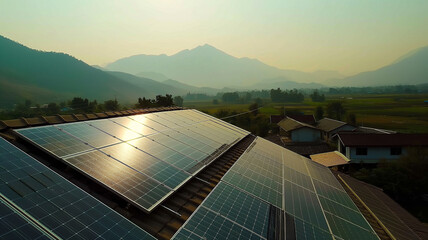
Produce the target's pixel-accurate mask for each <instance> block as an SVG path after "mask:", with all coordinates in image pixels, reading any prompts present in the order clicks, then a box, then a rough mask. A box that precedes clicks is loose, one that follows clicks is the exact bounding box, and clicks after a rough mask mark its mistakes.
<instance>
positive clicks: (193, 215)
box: [171, 183, 269, 239]
mask: <svg viewBox="0 0 428 240" xmlns="http://www.w3.org/2000/svg"><path fill="white" fill-rule="evenodd" d="M225 184H227V183H225ZM227 185H229V184H227ZM219 186H220V184H217V185H216V186H215V187H214V188H213V190H212V191H211V192H210V194H209V195H208V196H207V197H206V198H205V199H204V201H202V203H201V204H200V205H199V206H198V207H197V208H196V210H195V211H194V212H193V213H192V214H191V215H190V216H189V218H188V220H187V221H186V222H185V223H184V224H183V225H182V226H181V227H180V228H179V229H178V230H177V232H176V233H175V234H174V235H173V237H172V238H171V239H181V238H178V237H177V236H178V235H180V233H181V232H182V231H183V230H184V231H188V232H190V233H192V234H195V235H197V236H198V237H199V238H201V239H207V238H206V237H203V236H201V235H198V233H195V232H193V231H190V230H187V229H186V225H187V224H189V222H190V221H191V220H192V219H194V217H195V215H197V214H198V213H199V212H200V211H201V209H203V210H205V211H209V212H211V213H213V214H215V215H217V216H219V217H221V218H224V219H227V220H228V221H230V222H231V223H234V224H236V225H238V226H239V227H241V228H243V229H245V230H247V231H249V232H251V233H253V234H255V235H256V236H258V237H259V238H260V239H266V237H264V236H261V235H260V234H258V233H256V232H254V231H252V230H251V229H248V228H247V227H245V226H243V225H241V224H240V223H238V222H236V221H234V220H232V219H230V218H228V217H227V216H224V215H222V214H220V213H219V212H216V211H213V210H212V209H210V208H208V207H206V206H204V204H206V202H207V201H209V197H210V195H211V193H214V192H215V191H217V190H216V189H218V188H220V187H219ZM229 186H230V187H232V188H234V189H236V190H237V191H241V190H239V189H237V188H235V187H234V186H232V185H229ZM247 194H248V193H247ZM250 196H251V195H250ZM259 200H260V201H262V202H265V201H264V200H262V199H259ZM265 204H267V205H269V203H268V202H265ZM222 239H223V238H222Z"/></svg>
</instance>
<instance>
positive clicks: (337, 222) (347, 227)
mask: <svg viewBox="0 0 428 240" xmlns="http://www.w3.org/2000/svg"><path fill="white" fill-rule="evenodd" d="M326 216H327V218H328V219H329V222H330V223H331V225H332V228H333V229H334V231H333V232H334V236H338V237H339V238H343V239H379V237H378V236H377V235H376V234H375V232H374V231H373V232H372V231H368V230H367V229H364V228H362V227H360V226H358V225H356V224H349V223H350V222H349V221H346V220H345V219H343V218H341V217H339V216H336V215H334V214H331V213H329V212H326Z"/></svg>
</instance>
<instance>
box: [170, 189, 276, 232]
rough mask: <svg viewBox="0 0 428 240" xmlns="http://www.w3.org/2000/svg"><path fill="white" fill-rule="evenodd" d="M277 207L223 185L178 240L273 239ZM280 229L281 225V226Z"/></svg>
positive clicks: (189, 223)
mask: <svg viewBox="0 0 428 240" xmlns="http://www.w3.org/2000/svg"><path fill="white" fill-rule="evenodd" d="M275 209H276V210H277V211H279V212H280V215H281V211H280V210H279V209H277V208H275V207H274V206H272V205H270V204H268V203H267V202H264V201H262V200H260V199H258V198H255V197H253V196H251V195H249V194H247V193H245V192H242V191H240V190H238V189H236V188H234V187H232V186H230V185H228V184H225V183H222V182H220V183H219V184H218V185H217V186H216V187H215V188H214V189H213V191H212V192H211V193H210V195H209V196H208V197H207V198H206V199H205V200H204V202H203V203H202V204H201V205H200V207H199V208H198V209H197V210H196V211H195V212H194V213H193V215H192V216H191V217H190V219H189V220H188V221H187V222H186V223H185V224H184V225H183V226H182V228H181V229H180V230H179V231H178V232H177V233H176V235H175V236H174V237H173V238H175V239H183V238H186V239H187V238H190V239H270V238H269V235H271V234H272V233H275V231H280V232H283V228H279V229H274V228H273V227H274V224H275V218H276V217H277V216H276V214H275ZM278 226H280V225H278Z"/></svg>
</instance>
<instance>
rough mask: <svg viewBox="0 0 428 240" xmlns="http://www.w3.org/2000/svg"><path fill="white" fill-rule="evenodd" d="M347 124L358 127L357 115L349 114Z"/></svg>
mask: <svg viewBox="0 0 428 240" xmlns="http://www.w3.org/2000/svg"><path fill="white" fill-rule="evenodd" d="M346 122H347V123H349V124H351V125H353V126H356V125H357V116H356V115H355V113H349V114H348V115H346Z"/></svg>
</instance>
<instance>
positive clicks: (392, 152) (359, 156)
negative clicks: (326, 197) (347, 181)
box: [336, 132, 428, 163]
mask: <svg viewBox="0 0 428 240" xmlns="http://www.w3.org/2000/svg"><path fill="white" fill-rule="evenodd" d="M336 136H337V141H338V151H339V152H341V153H342V154H344V155H345V156H346V157H347V158H349V159H350V160H351V163H361V162H362V163H378V162H379V161H380V160H382V159H385V160H397V159H398V158H400V157H401V156H402V155H404V154H406V151H407V148H409V147H428V134H405V133H397V134H375V133H359V132H355V133H351V132H340V133H338V134H337V135H336Z"/></svg>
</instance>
